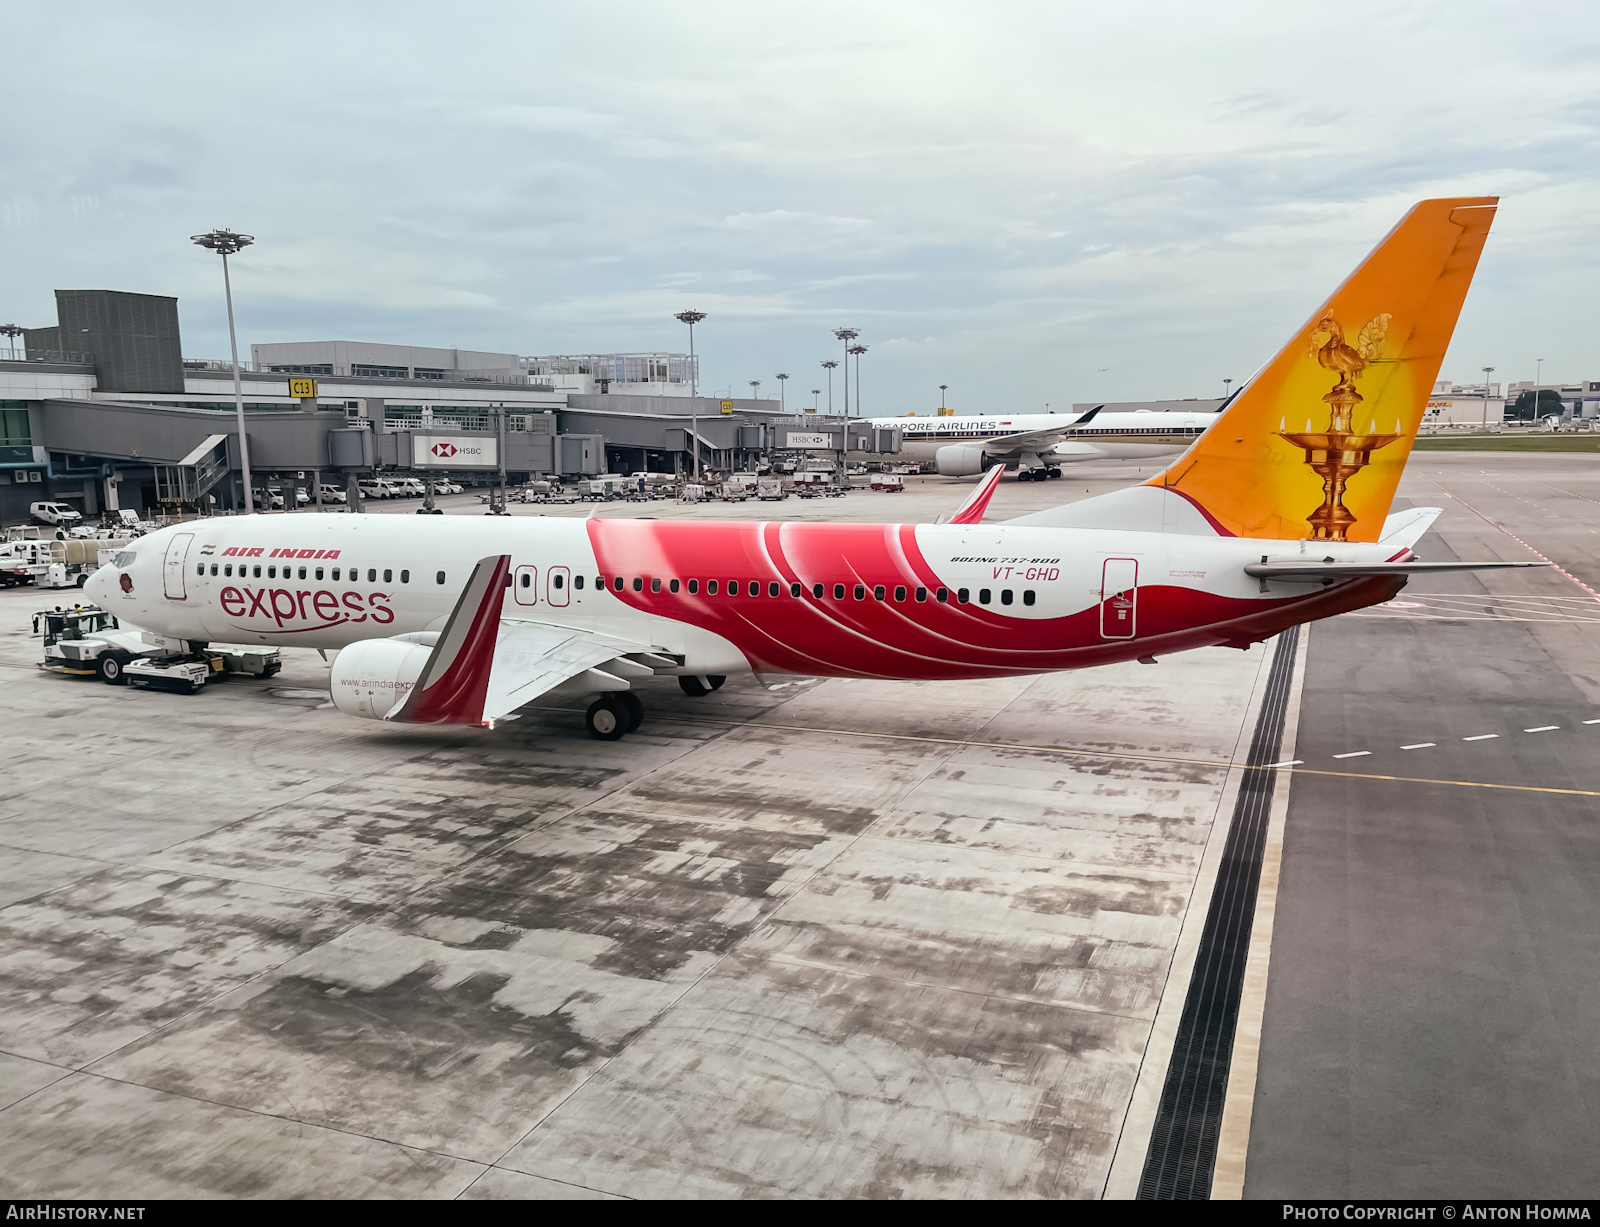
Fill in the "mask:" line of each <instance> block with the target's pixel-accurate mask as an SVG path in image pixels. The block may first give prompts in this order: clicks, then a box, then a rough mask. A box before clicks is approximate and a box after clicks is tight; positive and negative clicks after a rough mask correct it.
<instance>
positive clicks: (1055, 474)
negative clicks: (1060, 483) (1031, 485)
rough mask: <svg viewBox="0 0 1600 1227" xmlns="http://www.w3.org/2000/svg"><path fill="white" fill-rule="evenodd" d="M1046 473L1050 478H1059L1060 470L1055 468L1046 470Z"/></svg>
mask: <svg viewBox="0 0 1600 1227" xmlns="http://www.w3.org/2000/svg"><path fill="white" fill-rule="evenodd" d="M1046 472H1048V473H1049V474H1050V476H1051V477H1060V476H1061V470H1060V469H1057V468H1050V469H1047V470H1046Z"/></svg>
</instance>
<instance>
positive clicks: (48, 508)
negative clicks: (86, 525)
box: [28, 503, 83, 528]
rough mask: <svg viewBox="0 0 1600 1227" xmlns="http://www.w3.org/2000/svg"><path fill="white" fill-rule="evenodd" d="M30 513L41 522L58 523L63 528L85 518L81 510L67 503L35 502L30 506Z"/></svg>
mask: <svg viewBox="0 0 1600 1227" xmlns="http://www.w3.org/2000/svg"><path fill="white" fill-rule="evenodd" d="M28 514H29V515H31V516H32V517H33V518H34V519H35V520H38V521H39V523H41V524H56V525H59V526H60V527H62V528H71V527H72V526H73V525H74V524H76V523H78V522H79V521H80V520H82V519H83V513H82V512H81V511H78V510H76V509H75V508H72V507H68V506H67V505H66V504H65V503H33V504H32V505H30V506H29V508H28Z"/></svg>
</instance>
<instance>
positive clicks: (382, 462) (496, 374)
mask: <svg viewBox="0 0 1600 1227" xmlns="http://www.w3.org/2000/svg"><path fill="white" fill-rule="evenodd" d="M56 298H57V311H58V320H57V322H56V324H54V325H51V326H49V327H45V328H33V329H26V330H24V332H23V338H24V343H25V348H24V349H23V350H22V352H20V353H19V352H11V353H9V354H4V353H0V431H3V432H4V433H3V438H0V520H3V521H4V522H7V523H15V522H17V521H19V520H23V519H26V518H27V515H28V508H29V506H30V504H32V503H35V502H40V501H45V500H49V501H56V502H64V503H67V504H69V505H71V506H73V507H76V508H77V509H79V510H80V511H82V512H83V513H84V514H86V515H89V516H95V515H98V514H99V513H101V512H103V511H108V510H115V509H134V510H141V509H142V510H144V511H147V512H156V511H160V510H163V509H166V510H177V509H179V508H181V507H184V506H189V507H193V506H194V505H196V504H197V503H200V502H202V501H204V502H205V505H207V506H215V507H217V508H219V509H234V508H239V507H242V506H243V501H244V499H243V481H242V470H241V465H240V457H239V446H238V437H237V436H238V431H237V425H236V417H237V415H236V410H235V400H234V387H233V367H232V363H231V362H229V361H216V360H196V359H185V358H184V357H183V354H182V346H181V337H180V334H179V330H178V310H177V299H175V298H170V297H164V296H160V295H152V294H133V293H124V292H120V291H112V290H61V291H57V295H56ZM695 375H696V372H695V371H694V369H693V366H692V360H691V359H690V358H689V357H688V355H684V354H667V353H661V354H590V355H563V356H555V357H542V358H539V357H534V358H529V357H522V356H519V355H516V354H502V353H487V352H480V351H471V350H459V349H435V348H427V347H421V346H401V345H379V344H366V343H360V342H347V341H325V342H308V343H294V344H281V345H256V346H253V347H252V349H251V360H250V361H249V362H247V363H244V364H242V370H241V374H240V380H241V384H242V395H243V401H244V408H245V414H246V419H247V423H248V425H247V430H248V435H249V440H248V442H249V452H250V467H251V472H252V478H253V480H254V483H255V485H256V487H257V489H258V490H261V489H264V488H266V487H268V486H271V485H274V484H278V483H282V484H283V486H285V487H292V486H293V485H295V484H299V485H301V486H303V487H304V488H306V489H307V490H312V489H314V487H315V485H321V484H329V483H331V484H335V485H339V486H348V485H349V484H350V483H351V482H352V481H353V480H354V479H355V478H357V477H360V476H364V475H367V474H370V473H373V472H387V471H391V470H394V471H401V472H407V473H409V472H411V471H413V470H417V471H423V470H426V471H431V472H433V473H435V474H444V473H448V474H450V475H451V476H453V477H455V478H456V479H457V480H464V481H466V482H473V483H477V484H487V483H488V482H489V481H490V480H492V479H493V478H494V477H496V476H497V475H498V473H499V472H500V471H501V470H502V469H503V471H504V473H505V475H506V478H507V479H508V480H510V481H513V482H515V481H521V480H525V479H526V478H528V477H530V476H533V475H542V474H556V475H566V476H583V475H592V474H598V473H603V472H616V471H622V472H635V471H641V470H648V471H654V472H669V473H670V472H683V473H687V472H692V471H693V470H694V468H695V460H696V457H697V456H698V460H699V464H700V467H701V468H702V469H713V470H722V471H727V470H732V469H738V468H742V467H744V466H746V465H748V464H750V463H751V462H752V461H753V460H754V458H755V457H757V456H766V455H771V454H772V453H773V452H774V451H776V450H782V449H783V448H785V446H787V445H788V443H789V441H790V440H792V439H799V438H802V437H803V438H805V439H806V440H807V441H806V443H805V446H806V447H808V448H813V449H817V448H820V450H822V451H824V452H833V453H836V454H838V455H842V454H843V453H844V451H846V450H855V451H862V450H868V451H871V450H877V449H878V447H879V446H880V445H881V446H882V447H884V448H885V449H888V448H889V447H891V446H892V440H890V439H887V438H880V437H879V436H882V435H885V434H892V433H893V432H882V431H879V432H874V431H872V429H871V428H870V427H869V426H867V425H866V423H864V422H850V423H847V422H845V421H844V420H843V419H839V418H827V417H815V416H809V415H801V414H792V415H784V414H782V413H780V411H779V410H780V406H779V402H778V401H776V400H752V399H743V398H739V399H731V400H724V399H721V398H708V397H697V398H695V397H690V396H689V394H688V393H689V388H690V386H691V381H692V379H693V378H694V377H695ZM823 436H826V437H825V438H824V437H823ZM461 437H467V438H470V439H472V440H474V442H475V443H477V444H479V446H475V447H472V448H463V447H461V446H460V445H459V444H458V443H454V442H452V441H453V440H458V439H460V438H461ZM468 455H471V456H475V457H477V458H478V459H476V461H475V462H474V463H473V464H471V465H469V464H466V463H464V460H463V458H464V457H465V456H468Z"/></svg>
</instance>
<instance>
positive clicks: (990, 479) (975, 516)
mask: <svg viewBox="0 0 1600 1227" xmlns="http://www.w3.org/2000/svg"><path fill="white" fill-rule="evenodd" d="M1005 474H1006V466H1005V465H1003V464H997V465H995V466H994V467H993V468H992V469H990V470H989V471H988V473H986V474H984V478H983V480H982V481H980V482H979V483H978V488H977V489H976V490H974V491H973V492H972V493H971V494H970V495H969V496H968V497H967V501H966V502H964V503H962V504H961V507H960V509H959V510H958V511H957V512H956V513H955V515H953V516H951V517H950V518H949V519H948V520H946V521H945V523H946V524H977V523H980V522H981V521H982V520H983V513H984V512H985V511H987V510H989V500H990V499H992V498H993V497H994V492H995V489H996V488H997V487H998V486H999V485H1000V479H1001V478H1002V477H1004V476H1005Z"/></svg>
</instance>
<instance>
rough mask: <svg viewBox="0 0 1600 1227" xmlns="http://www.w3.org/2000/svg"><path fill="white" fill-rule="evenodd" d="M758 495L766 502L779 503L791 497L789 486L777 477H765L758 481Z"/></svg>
mask: <svg viewBox="0 0 1600 1227" xmlns="http://www.w3.org/2000/svg"><path fill="white" fill-rule="evenodd" d="M756 497H757V498H758V499H760V500H761V501H762V502H764V503H777V502H781V501H782V500H784V499H786V498H788V497H789V488H788V487H787V486H785V485H784V484H783V482H782V481H780V480H779V479H778V478H776V477H763V478H762V479H761V480H760V481H759V482H757V483H756Z"/></svg>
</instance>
